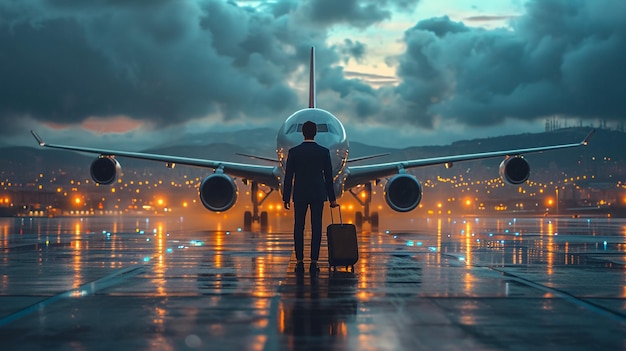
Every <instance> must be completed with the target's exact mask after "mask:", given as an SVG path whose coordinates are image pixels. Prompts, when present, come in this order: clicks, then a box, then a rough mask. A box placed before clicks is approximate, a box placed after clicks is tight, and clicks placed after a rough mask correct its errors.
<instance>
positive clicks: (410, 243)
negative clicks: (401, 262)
mask: <svg viewBox="0 0 626 351" xmlns="http://www.w3.org/2000/svg"><path fill="white" fill-rule="evenodd" d="M406 246H415V243H414V242H413V240H409V241H407V242H406Z"/></svg>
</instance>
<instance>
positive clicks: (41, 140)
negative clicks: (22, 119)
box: [30, 130, 46, 146]
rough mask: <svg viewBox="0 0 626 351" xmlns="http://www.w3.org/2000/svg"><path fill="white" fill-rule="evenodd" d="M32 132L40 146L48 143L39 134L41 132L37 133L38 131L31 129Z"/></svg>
mask: <svg viewBox="0 0 626 351" xmlns="http://www.w3.org/2000/svg"><path fill="white" fill-rule="evenodd" d="M30 134H32V135H33V136H34V137H35V140H37V142H38V143H39V146H46V143H45V142H44V141H43V139H41V137H40V136H39V134H37V132H35V131H34V130H31V131H30Z"/></svg>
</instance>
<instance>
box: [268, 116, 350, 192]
mask: <svg viewBox="0 0 626 351" xmlns="http://www.w3.org/2000/svg"><path fill="white" fill-rule="evenodd" d="M307 121H311V122H314V123H315V124H317V135H316V136H315V142H316V143H318V144H320V145H322V146H324V147H325V148H327V149H328V150H329V151H330V159H331V163H332V165H333V181H334V184H335V193H336V194H337V195H338V196H339V195H341V192H342V190H341V184H342V182H343V179H344V178H345V172H344V171H345V166H346V161H347V160H348V152H349V143H348V139H347V137H346V130H345V128H344V127H343V124H341V122H340V121H339V120H338V119H337V117H335V116H333V115H332V114H331V113H330V112H328V111H326V110H322V109H319V108H307V109H302V110H300V111H297V112H296V113H294V114H292V115H291V116H289V118H287V119H286V120H285V122H284V123H283V125H282V126H281V127H280V129H279V131H278V135H277V138H276V154H277V156H278V160H279V163H280V167H281V169H282V171H283V174H284V171H285V164H286V161H287V155H288V153H289V149H291V148H292V147H294V146H297V145H299V144H301V143H302V142H303V141H304V137H303V136H302V125H303V124H304V123H305V122H307Z"/></svg>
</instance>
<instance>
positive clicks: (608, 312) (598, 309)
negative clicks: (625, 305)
mask: <svg viewBox="0 0 626 351" xmlns="http://www.w3.org/2000/svg"><path fill="white" fill-rule="evenodd" d="M475 267H481V268H487V269H489V270H492V271H496V272H499V273H501V274H504V275H505V276H507V277H512V278H513V279H515V280H517V281H518V282H520V283H522V284H526V285H528V286H531V287H533V288H536V289H539V290H542V291H544V292H549V293H551V294H554V295H555V296H558V297H560V298H562V299H564V300H567V301H569V302H570V303H572V304H574V305H577V306H579V307H583V308H585V309H587V310H590V311H592V312H595V313H598V314H600V315H603V316H605V317H609V318H611V319H613V320H616V321H618V322H621V323H626V315H624V314H623V313H620V312H618V311H614V310H612V309H609V308H606V307H604V306H602V305H599V304H596V303H593V302H591V301H587V300H585V299H583V298H581V297H578V296H575V295H572V294H570V293H568V292H565V291H563V290H559V289H555V288H551V287H549V286H545V285H543V284H540V283H536V282H534V281H532V280H529V279H526V278H522V277H520V276H517V275H515V274H512V273H509V272H506V271H504V270H501V269H498V268H495V267H488V266H475Z"/></svg>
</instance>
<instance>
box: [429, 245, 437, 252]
mask: <svg viewBox="0 0 626 351" xmlns="http://www.w3.org/2000/svg"><path fill="white" fill-rule="evenodd" d="M428 251H431V252H437V248H436V247H434V246H429V247H428Z"/></svg>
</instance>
